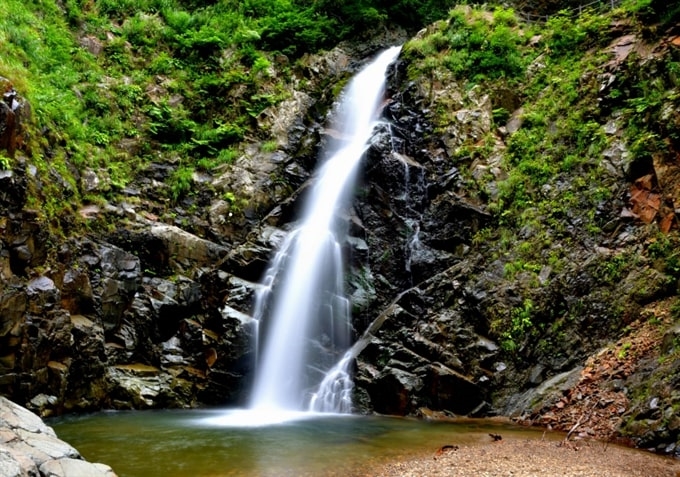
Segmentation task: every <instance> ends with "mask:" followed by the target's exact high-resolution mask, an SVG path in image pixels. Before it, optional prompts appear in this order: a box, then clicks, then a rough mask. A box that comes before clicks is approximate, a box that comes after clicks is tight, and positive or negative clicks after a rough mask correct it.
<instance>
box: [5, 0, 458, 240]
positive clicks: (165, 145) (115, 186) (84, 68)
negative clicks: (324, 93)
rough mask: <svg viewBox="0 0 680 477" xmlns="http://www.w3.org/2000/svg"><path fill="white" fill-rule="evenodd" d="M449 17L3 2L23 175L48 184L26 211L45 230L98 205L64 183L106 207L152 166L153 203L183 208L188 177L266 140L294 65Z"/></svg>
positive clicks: (421, 6) (305, 3)
mask: <svg viewBox="0 0 680 477" xmlns="http://www.w3.org/2000/svg"><path fill="white" fill-rule="evenodd" d="M446 8H448V6H447V3H446V2H443V1H440V0H429V1H426V2H412V1H411V0H401V1H399V2H384V1H370V0H323V1H310V0H245V1H243V0H238V1H237V0H215V1H212V0H92V1H85V0H64V1H61V2H56V1H54V0H28V1H19V0H6V1H3V2H2V4H1V5H0V18H2V20H1V21H0V48H1V49H2V55H0V76H3V77H5V78H7V79H9V81H10V82H11V83H12V84H13V85H14V87H15V88H16V90H17V91H18V93H19V94H20V95H22V96H24V97H26V98H27V99H28V100H29V102H30V104H31V105H32V108H33V125H32V128H31V131H30V133H31V134H30V137H31V140H30V144H29V146H30V147H29V148H28V150H29V151H30V155H31V156H32V157H31V158H30V159H31V161H32V162H33V163H34V164H35V165H36V166H37V168H38V172H39V174H40V176H41V177H43V178H48V177H50V178H52V179H54V177H55V176H57V177H59V179H58V180H56V181H55V180H44V188H43V189H42V190H41V191H36V193H35V194H33V195H32V196H31V201H32V206H35V208H37V209H40V210H42V211H44V212H45V214H46V216H47V217H50V218H51V219H56V218H58V217H61V216H66V215H70V214H71V212H72V211H71V210H70V207H71V206H72V204H76V203H78V202H79V201H81V200H100V199H101V197H87V196H85V197H81V196H80V195H81V193H80V188H79V187H78V184H77V179H76V177H77V176H78V174H77V173H74V172H75V171H78V172H82V171H84V170H86V169H92V170H94V171H96V172H97V174H98V175H99V176H100V177H101V178H104V179H105V181H104V182H105V183H106V184H107V186H106V187H103V189H105V190H104V191H103V192H105V193H106V194H108V196H109V198H111V197H112V196H115V195H116V194H117V192H118V191H120V190H121V189H122V188H124V187H125V186H126V185H127V184H128V183H130V181H131V180H132V179H133V178H134V177H135V176H136V174H137V172H138V171H139V170H140V169H142V168H144V167H146V165H147V164H149V163H150V162H151V161H159V159H161V160H166V161H167V162H168V163H169V164H170V165H171V166H172V170H173V172H172V173H171V174H169V176H168V177H167V179H166V180H165V182H166V185H167V187H166V188H164V189H162V190H161V191H160V192H161V193H162V194H165V196H166V197H167V198H169V199H170V200H173V201H177V200H181V198H182V197H184V196H185V195H186V194H187V193H190V189H191V177H192V174H193V172H194V171H196V170H212V169H213V168H215V167H218V166H219V165H221V164H225V163H230V162H232V161H234V160H235V159H236V158H237V157H238V155H239V154H238V150H239V147H240V144H241V143H242V141H243V140H244V139H245V138H246V137H248V138H250V139H261V140H266V139H267V130H266V128H262V127H260V122H259V119H260V117H261V114H262V113H263V111H265V110H266V109H267V108H269V107H271V106H273V105H276V104H277V103H279V102H280V101H281V100H283V99H285V98H286V97H288V95H289V91H290V88H289V87H288V81H289V80H290V76H291V73H290V71H291V69H292V68H294V67H295V62H296V61H298V60H299V58H300V57H302V56H303V55H304V54H306V53H310V52H316V51H319V50H320V49H324V48H330V47H332V46H333V45H335V44H336V43H337V42H339V41H340V40H343V39H346V38H349V37H354V36H356V35H359V34H361V33H363V32H365V31H366V30H368V29H371V28H375V27H376V26H377V25H379V24H380V23H381V22H396V23H397V24H401V25H403V26H405V27H408V28H420V27H421V26H422V25H423V24H424V22H426V21H430V20H432V19H434V18H437V17H441V16H443V15H444V13H445V11H446ZM282 54H283V55H286V56H285V57H283V56H281V55H282ZM1 165H2V167H3V168H10V167H12V166H13V164H12V159H11V158H9V157H7V158H3V161H2V163H1ZM65 185H66V186H65ZM100 192H101V190H100ZM66 199H68V200H66ZM68 204H71V205H68ZM56 225H57V226H56V227H55V230H58V229H59V224H58V223H57V224H56Z"/></svg>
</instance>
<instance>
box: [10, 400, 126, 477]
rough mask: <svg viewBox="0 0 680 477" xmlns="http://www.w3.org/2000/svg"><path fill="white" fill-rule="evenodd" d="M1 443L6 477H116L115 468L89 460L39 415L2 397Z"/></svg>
mask: <svg viewBox="0 0 680 477" xmlns="http://www.w3.org/2000/svg"><path fill="white" fill-rule="evenodd" d="M0 444H1V445H0V474H2V475H3V476H4V477H27V476H34V477H116V474H115V473H114V472H113V470H112V469H111V467H109V466H108V465H104V464H92V463H89V462H87V461H85V460H84V459H83V458H82V456H81V455H80V454H79V453H78V451H77V450H76V449H74V448H73V447H71V446H70V445H69V444H67V443H66V442H63V441H61V440H60V439H59V438H58V437H57V435H56V434H55V433H54V431H53V430H52V428H51V427H49V426H47V425H45V423H43V421H42V420H41V419H40V418H39V417H38V416H36V415H35V414H33V413H31V412H30V411H28V410H27V409H25V408H23V407H21V406H18V405H17V404H14V403H13V402H11V401H9V400H8V399H6V398H4V397H2V396H0Z"/></svg>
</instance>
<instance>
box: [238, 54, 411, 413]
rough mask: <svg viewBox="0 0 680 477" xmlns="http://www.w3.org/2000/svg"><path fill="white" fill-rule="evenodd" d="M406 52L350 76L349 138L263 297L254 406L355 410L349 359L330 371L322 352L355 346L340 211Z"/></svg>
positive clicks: (343, 111)
mask: <svg viewBox="0 0 680 477" xmlns="http://www.w3.org/2000/svg"><path fill="white" fill-rule="evenodd" d="M399 51H400V47H393V48H390V49H388V50H386V51H384V52H383V53H381V54H380V55H379V56H378V57H377V58H376V59H375V60H374V61H373V62H372V63H371V64H369V65H368V66H367V67H366V68H364V69H363V70H362V71H361V72H360V73H359V74H358V75H356V76H355V77H354V78H353V79H352V81H351V82H350V84H349V86H348V88H347V90H346V91H345V93H344V99H343V102H342V104H341V105H340V111H339V118H338V124H340V125H342V131H341V136H340V137H341V138H342V140H339V141H336V143H337V145H336V147H335V149H334V150H333V151H329V154H328V157H329V159H328V160H327V161H326V162H325V163H324V164H323V166H322V167H321V169H320V171H319V172H318V174H317V178H316V181H315V185H314V187H313V189H312V191H311V192H310V195H309V196H308V197H307V198H306V205H305V208H304V215H303V217H302V220H301V225H300V226H299V227H298V228H296V229H295V230H293V231H292V232H290V233H289V234H288V236H287V237H286V239H285V241H284V243H283V244H282V246H281V249H280V250H279V251H278V253H277V255H276V257H275V258H274V259H273V261H272V263H271V266H270V268H269V270H268V271H267V274H266V277H265V279H264V282H263V287H262V289H261V291H260V293H258V295H257V297H256V304H255V318H256V320H257V321H258V322H261V323H260V326H258V328H259V329H260V330H263V329H266V336H265V337H264V339H263V340H261V341H262V342H261V345H260V340H259V339H258V347H259V348H260V349H261V351H262V355H261V357H258V364H257V369H256V376H255V384H254V387H253V394H252V398H251V404H250V407H251V409H255V410H262V411H266V412H278V411H302V410H305V409H306V408H307V407H308V406H309V405H310V401H311V407H312V410H318V411H324V412H349V411H350V409H351V406H350V405H349V404H348V399H349V395H350V393H351V386H352V383H351V379H350V378H349V374H348V373H347V370H346V368H347V367H348V365H347V366H344V367H342V369H339V366H340V365H341V364H342V360H341V362H340V364H338V366H335V367H333V368H332V369H331V371H328V368H330V366H324V363H323V358H322V356H326V359H328V358H327V357H328V356H329V355H330V356H332V357H333V361H337V359H338V357H339V356H340V355H341V354H342V353H343V352H344V351H345V350H347V348H348V347H349V345H350V342H349V340H350V316H349V315H350V307H349V302H348V300H347V299H346V298H345V296H344V287H343V282H344V269H343V264H342V254H341V244H342V243H343V241H344V233H345V230H344V228H343V227H342V226H340V224H339V223H340V222H341V221H339V220H337V217H336V213H337V212H338V210H339V209H340V208H341V207H342V206H343V204H344V203H345V202H346V200H347V199H348V198H349V197H348V196H349V194H350V193H351V191H352V189H353V186H354V178H355V175H356V174H355V173H356V170H357V166H358V164H359V162H360V161H361V158H362V156H363V154H364V152H365V151H366V149H367V147H368V144H367V143H368V141H369V139H370V137H371V133H372V131H373V127H374V124H375V121H376V119H377V116H378V113H379V112H380V103H381V101H382V99H383V93H384V85H385V71H386V69H387V67H388V66H389V64H390V63H392V62H393V61H394V60H395V59H396V57H397V56H398V54H399ZM265 315H266V316H265ZM310 370H311V371H312V374H311V375H310ZM314 371H315V372H316V375H314V374H313V372H314ZM322 383H324V384H323V386H322V389H319V390H317V391H316V392H315V390H316V389H317V387H319V386H320V385H321V384H322ZM320 403H322V405H321V404H320Z"/></svg>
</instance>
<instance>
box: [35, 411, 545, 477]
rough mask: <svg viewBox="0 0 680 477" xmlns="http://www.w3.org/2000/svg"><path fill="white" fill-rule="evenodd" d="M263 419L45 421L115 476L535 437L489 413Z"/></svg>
mask: <svg viewBox="0 0 680 477" xmlns="http://www.w3.org/2000/svg"><path fill="white" fill-rule="evenodd" d="M270 417H271V416H264V418H263V417H262V416H257V415H253V413H252V412H251V411H242V410H181V411H179V410H164V411H118V412H102V413H97V414H89V415H85V416H73V417H65V418H58V419H53V420H51V421H48V424H49V425H51V426H52V427H53V428H54V430H55V431H56V432H57V434H58V436H59V438H61V439H63V440H65V441H67V442H68V443H70V444H71V445H73V446H74V447H76V448H77V449H78V450H79V451H80V453H81V454H82V455H83V457H85V459H87V460H89V461H91V462H103V463H105V464H108V465H110V466H111V467H113V469H114V471H115V472H116V473H117V474H118V476H119V477H223V476H244V477H246V476H247V477H253V476H258V477H261V476H277V477H280V476H303V475H310V476H311V475H313V476H330V475H337V476H349V475H361V472H362V469H368V468H370V467H373V466H375V465H377V464H380V463H383V462H386V461H389V460H394V459H397V458H404V457H408V456H410V455H422V454H429V453H430V452H431V453H434V452H435V451H436V450H437V449H439V448H440V447H441V446H443V445H447V444H462V443H469V442H479V441H483V442H487V441H488V440H489V439H490V437H489V433H499V434H504V435H508V434H514V435H516V434H518V433H519V434H528V435H532V436H536V434H537V431H535V430H529V429H525V428H519V427H515V426H509V425H506V424H502V423H498V422H494V421H489V420H460V421H445V422H443V421H421V420H415V419H404V418H395V417H377V416H350V415H328V414H309V413H300V414H296V415H292V416H286V417H287V418H288V419H286V420H281V419H279V421H280V422H273V421H275V420H272V419H271V418H270ZM258 420H259V421H258Z"/></svg>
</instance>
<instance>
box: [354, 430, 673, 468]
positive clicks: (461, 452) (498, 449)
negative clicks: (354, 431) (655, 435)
mask: <svg viewBox="0 0 680 477" xmlns="http://www.w3.org/2000/svg"><path fill="white" fill-rule="evenodd" d="M363 475H366V476H376V477H377V476H381V477H387V476H389V477H396V476H401V477H411V476H412V477H431V476H465V477H485V476H493V477H501V476H512V477H518V476H522V477H534V476H536V477H537V476H560V477H572V476H581V477H586V476H587V477H632V476H640V477H666V476H668V477H680V460H677V459H671V458H666V457H661V456H658V455H655V454H652V453H650V452H646V451H641V450H636V449H629V448H625V447H619V446H615V445H607V444H604V443H602V442H597V441H589V442H587V441H570V442H567V443H565V442H564V441H556V440H552V441H549V440H541V439H527V438H514V437H510V438H503V439H501V440H499V441H494V440H493V439H491V438H489V442H488V443H480V444H470V445H458V446H452V447H451V448H442V449H436V450H434V452H433V453H432V454H431V455H429V456H428V455H425V456H422V457H418V458H414V459H410V460H406V461H401V462H393V463H390V464H386V465H383V466H381V467H378V468H376V469H373V470H372V471H369V472H367V473H365V474H363Z"/></svg>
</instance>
